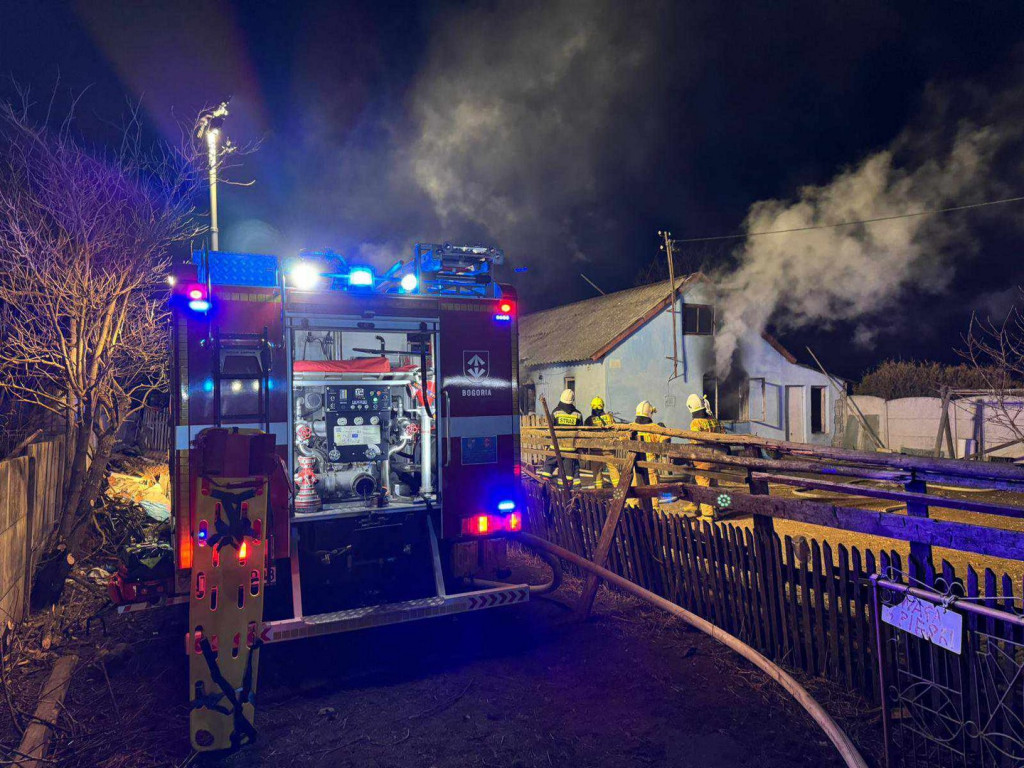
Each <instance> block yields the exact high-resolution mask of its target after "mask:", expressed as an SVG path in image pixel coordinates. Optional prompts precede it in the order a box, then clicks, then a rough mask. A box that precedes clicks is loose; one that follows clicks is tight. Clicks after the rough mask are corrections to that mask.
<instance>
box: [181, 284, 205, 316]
mask: <svg viewBox="0 0 1024 768" xmlns="http://www.w3.org/2000/svg"><path fill="white" fill-rule="evenodd" d="M185 296H186V297H187V298H188V308H189V309H191V310H192V311H193V312H209V311H210V296H209V294H208V292H207V290H206V286H205V285H201V284H198V283H197V284H194V285H190V286H189V287H188V288H187V289H186V290H185Z"/></svg>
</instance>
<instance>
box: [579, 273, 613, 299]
mask: <svg viewBox="0 0 1024 768" xmlns="http://www.w3.org/2000/svg"><path fill="white" fill-rule="evenodd" d="M580 277H582V278H583V279H584V280H586V281H587V283H588V284H589V285H590V287H591V288H593V289H594V290H595V291H597V292H598V293H600V294H601V295H602V296H606V295H607V294H606V293H605V292H604V291H602V290H601V289H600V288H598V287H597V284H596V283H595V282H594V281H593V280H591V279H590V278H589V277H587V276H586V275H584V274H583V273H582V272H580Z"/></svg>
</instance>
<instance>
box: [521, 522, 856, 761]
mask: <svg viewBox="0 0 1024 768" xmlns="http://www.w3.org/2000/svg"><path fill="white" fill-rule="evenodd" d="M516 538H517V539H518V540H519V541H521V542H522V543H524V544H526V545H528V546H530V547H533V548H534V549H537V550H540V551H541V552H546V553H548V554H551V555H556V556H557V557H560V558H562V559H563V560H566V561H568V562H570V563H572V564H573V565H575V566H577V567H578V568H582V569H583V570H585V571H587V572H588V573H592V574H594V575H595V576H597V577H599V578H601V579H604V580H605V581H607V582H608V583H609V584H611V585H614V586H616V587H618V588H619V589H621V590H622V591H623V592H628V593H629V594H631V595H633V596H634V597H638V598H640V599H641V600H643V601H645V602H648V603H650V604H651V605H653V606H655V607H656V608H661V609H662V610H664V611H668V612H669V613H671V614H672V615H673V616H676V617H678V618H680V619H682V620H683V621H685V622H686V623H687V624H689V625H690V626H691V627H693V628H694V629H699V630H700V631H701V632H703V633H704V634H706V635H709V636H710V637H712V638H714V639H715V640H717V641H718V642H720V643H722V644H723V645H725V646H727V647H728V648H731V649H732V650H734V651H736V653H738V654H739V655H740V656H742V657H743V658H745V659H746V660H747V661H749V662H750V663H751V664H753V665H754V666H756V667H758V668H759V669H760V670H761V671H762V672H764V673H765V674H766V675H768V677H770V678H772V680H774V681H775V682H777V683H778V684H779V685H781V686H782V687H783V688H785V689H786V691H787V692H788V693H789V694H790V695H791V696H792V697H793V698H794V699H796V701H797V703H798V704H800V706H802V707H803V708H804V710H805V711H806V712H807V714H809V715H810V716H811V718H812V719H813V720H814V722H816V723H817V724H818V726H819V727H820V728H821V730H822V731H824V732H825V735H826V736H828V738H829V740H830V741H831V742H832V744H833V745H835V748H836V749H837V750H838V751H839V754H840V756H841V757H842V758H843V760H844V761H845V762H846V765H847V766H849V768H867V763H866V762H864V758H863V757H861V754H860V752H858V751H857V748H856V747H855V746H854V745H853V742H852V741H850V738H849V737H848V736H847V735H846V733H845V732H844V731H843V729H842V728H840V727H839V726H838V725H837V724H836V721H835V720H833V719H832V717H831V716H830V715H829V714H828V712H826V711H825V710H824V709H823V708H822V706H821V705H820V704H819V703H818V702H817V701H816V700H815V699H814V697H813V696H811V694H810V693H808V692H807V689H806V688H804V687H803V686H802V685H800V683H798V682H797V681H796V680H795V679H794V678H793V677H792V676H791V675H790V674H789V673H788V672H786V671H785V670H784V669H783V668H782V667H780V666H779V665H778V664H776V663H775V662H773V661H771V660H770V659H768V658H766V657H765V656H762V655H761V654H760V653H758V652H757V651H756V650H754V649H753V648H751V647H750V646H749V645H747V644H746V643H744V642H743V641H742V640H740V639H739V638H738V637H734V636H733V635H730V634H729V633H728V632H725V631H724V630H722V629H720V628H719V627H716V626H715V625H714V624H712V623H711V622H710V621H707V620H706V619H702V618H701V617H700V616H697V615H696V614H694V613H690V612H689V611H688V610H686V609H685V608H682V607H680V606H678V605H676V604H675V603H673V602H670V601H668V600H666V599H665V598H663V597H659V596H658V595H656V594H654V593H653V592H648V591H647V590H646V589H644V588H643V587H641V586H639V585H637V584H634V583H633V582H631V581H630V580H629V579H624V578H623V577H621V576H619V575H618V574H616V573H612V572H611V571H609V570H607V569H606V568H602V567H601V566H599V565H596V564H594V563H592V562H590V561H589V560H587V559H586V558H583V557H580V556H579V555H577V554H576V553H575V552H570V551H569V550H567V549H563V548H562V547H560V546H558V545H557V544H552V543H551V542H549V541H546V540H545V539H541V538H539V537H537V536H534V535H532V534H529V533H520V534H518V535H517V537H516Z"/></svg>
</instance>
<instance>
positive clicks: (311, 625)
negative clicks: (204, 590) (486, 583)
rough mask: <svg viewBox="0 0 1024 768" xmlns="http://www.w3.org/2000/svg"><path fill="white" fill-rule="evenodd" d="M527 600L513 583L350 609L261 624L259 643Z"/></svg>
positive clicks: (526, 591) (527, 589)
mask: <svg viewBox="0 0 1024 768" xmlns="http://www.w3.org/2000/svg"><path fill="white" fill-rule="evenodd" d="M529 599H530V587H529V586H527V585H525V584H516V585H512V586H508V587H497V588H493V589H481V590H477V591H475V592H464V593H462V594H458V595H439V596H437V597H427V598H422V599H420V600H406V601H403V602H399V603H385V604H382V605H373V606H367V607H365V608H353V609H350V610H346V611H336V612H334V613H323V614H319V615H316V616H305V617H303V618H301V619H283V620H281V621H269V622H265V623H264V624H263V626H262V629H261V632H260V640H261V641H262V642H263V643H280V642H283V641H285V640H298V639H300V638H303V637H315V636H317V635H330V634H335V633H338V632H351V631H353V630H357V629H369V628H370V627H382V626H385V625H387V624H400V623H402V622H406V621H417V620H419V619H430V618H435V617H437V616H449V615H451V614H454V613H466V612H468V611H482V610H485V609H487V608H497V607H499V606H505V605H516V604H517V603H525V602H528V601H529Z"/></svg>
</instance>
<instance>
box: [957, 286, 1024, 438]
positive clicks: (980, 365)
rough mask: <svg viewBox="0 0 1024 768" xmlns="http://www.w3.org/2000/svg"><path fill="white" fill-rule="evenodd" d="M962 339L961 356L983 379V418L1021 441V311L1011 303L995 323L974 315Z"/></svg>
mask: <svg viewBox="0 0 1024 768" xmlns="http://www.w3.org/2000/svg"><path fill="white" fill-rule="evenodd" d="M1022 297H1024V291H1022ZM964 342H965V346H964V349H963V351H962V352H961V354H962V356H963V357H964V359H965V360H966V361H967V363H968V364H969V365H971V366H972V367H973V368H974V369H975V370H976V372H977V374H978V375H979V376H980V377H981V378H982V380H983V381H984V385H985V386H984V390H985V393H984V394H985V416H986V421H988V422H990V423H992V424H995V425H996V426H998V427H999V428H1001V429H1002V430H1004V431H1005V432H1006V433H1008V434H1009V435H1010V436H1012V438H1013V440H1014V441H1024V420H1022V416H1024V407H1022V406H1021V401H1022V400H1024V313H1022V312H1021V309H1020V307H1019V306H1015V307H1013V308H1012V309H1011V310H1010V311H1009V312H1008V313H1007V315H1006V317H1005V318H1004V319H1003V320H1002V322H998V323H996V322H993V321H991V320H988V319H982V318H980V317H978V316H977V315H974V316H973V317H972V318H971V324H970V327H969V328H968V331H967V334H966V335H965V336H964Z"/></svg>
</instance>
